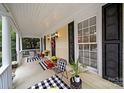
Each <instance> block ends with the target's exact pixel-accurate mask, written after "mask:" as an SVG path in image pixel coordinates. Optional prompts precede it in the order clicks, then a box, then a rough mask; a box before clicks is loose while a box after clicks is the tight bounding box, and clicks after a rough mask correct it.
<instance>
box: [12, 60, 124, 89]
mask: <svg viewBox="0 0 124 93" xmlns="http://www.w3.org/2000/svg"><path fill="white" fill-rule="evenodd" d="M67 70H68V76H69V79H70V77H71V74H70V72H69V67H68V69H67ZM15 74H16V76H15V78H14V79H13V88H14V89H27V88H29V87H30V86H32V85H34V84H36V83H38V82H40V81H42V80H45V79H46V78H49V77H51V76H52V75H54V74H55V73H54V71H53V70H45V71H44V70H43V69H42V68H41V66H40V65H39V64H38V63H36V62H33V63H27V62H26V58H23V59H22V65H21V66H19V67H18V68H17V69H16V71H15ZM80 77H81V79H82V81H83V83H82V88H83V89H94V88H95V89H118V88H119V89H120V88H123V87H120V86H118V85H116V84H113V83H111V82H109V81H107V80H104V79H102V78H101V77H99V76H98V75H96V74H93V73H90V72H87V73H81V74H80ZM69 79H66V78H63V81H64V82H65V83H66V84H67V85H69V86H70V83H69Z"/></svg>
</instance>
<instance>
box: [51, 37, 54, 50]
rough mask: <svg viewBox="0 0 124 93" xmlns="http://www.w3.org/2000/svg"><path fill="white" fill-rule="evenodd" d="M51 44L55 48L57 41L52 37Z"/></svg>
mask: <svg viewBox="0 0 124 93" xmlns="http://www.w3.org/2000/svg"><path fill="white" fill-rule="evenodd" d="M51 46H52V48H55V42H54V41H53V40H52V39H51Z"/></svg>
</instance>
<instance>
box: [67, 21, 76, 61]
mask: <svg viewBox="0 0 124 93" xmlns="http://www.w3.org/2000/svg"><path fill="white" fill-rule="evenodd" d="M68 40H69V63H71V62H72V60H75V52H74V22H71V23H69V24H68Z"/></svg>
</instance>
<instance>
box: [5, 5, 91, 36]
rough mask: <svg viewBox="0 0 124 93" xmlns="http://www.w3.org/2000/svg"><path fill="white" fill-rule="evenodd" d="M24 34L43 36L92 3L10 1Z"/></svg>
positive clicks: (13, 13)
mask: <svg viewBox="0 0 124 93" xmlns="http://www.w3.org/2000/svg"><path fill="white" fill-rule="evenodd" d="M6 5H7V7H8V8H9V9H10V12H11V14H12V15H13V17H14V20H15V21H16V23H17V24H18V26H19V29H20V31H21V33H22V36H33V37H41V36H42V35H43V34H44V33H46V31H50V30H51V29H52V27H55V26H56V25H57V24H59V23H60V22H61V21H63V20H64V19H66V18H67V17H69V16H71V15H73V14H74V13H76V12H77V11H79V10H80V9H82V8H85V7H88V6H90V5H91V4H48V3H18V4H17V3H8V4H6Z"/></svg>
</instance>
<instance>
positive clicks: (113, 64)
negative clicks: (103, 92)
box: [0, 3, 124, 89]
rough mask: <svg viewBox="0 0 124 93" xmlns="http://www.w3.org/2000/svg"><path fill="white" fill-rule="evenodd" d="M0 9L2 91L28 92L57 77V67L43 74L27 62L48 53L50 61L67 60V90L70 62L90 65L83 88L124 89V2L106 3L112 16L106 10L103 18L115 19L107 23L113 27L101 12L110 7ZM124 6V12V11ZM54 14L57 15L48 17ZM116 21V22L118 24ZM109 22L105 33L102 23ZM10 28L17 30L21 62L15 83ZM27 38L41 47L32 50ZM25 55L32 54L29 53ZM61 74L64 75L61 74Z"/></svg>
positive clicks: (24, 6)
mask: <svg viewBox="0 0 124 93" xmlns="http://www.w3.org/2000/svg"><path fill="white" fill-rule="evenodd" d="M0 5H1V6H0V9H1V10H0V15H1V19H2V66H1V67H0V89H11V88H13V89H27V88H29V87H31V86H33V85H34V84H36V83H38V82H40V81H43V80H45V79H47V78H49V77H51V76H52V75H55V72H54V71H53V70H52V69H47V70H43V69H42V67H41V66H40V65H39V64H38V62H27V57H34V54H36V55H38V54H41V53H42V52H43V51H44V50H47V49H48V50H49V51H50V53H49V55H48V56H47V57H48V58H51V56H58V57H60V58H63V59H65V60H66V61H67V73H68V76H69V78H68V79H66V78H64V77H63V78H62V80H63V81H64V82H65V83H66V84H67V85H68V86H70V78H71V77H72V75H71V68H70V66H69V65H70V63H71V59H73V60H75V62H76V60H77V59H79V61H80V64H82V65H84V64H85V65H86V66H87V67H88V71H87V72H83V71H82V72H81V73H80V74H79V76H80V77H81V80H82V88H83V89H94V88H95V89H96V88H97V89H98V88H99V89H105V88H107V89H115V88H116V89H120V88H124V87H123V85H124V82H123V81H124V68H123V67H124V64H123V63H124V60H123V58H124V57H123V56H124V53H123V52H124V50H123V49H124V48H123V46H124V44H123V41H122V39H124V37H123V36H124V34H122V32H123V31H124V29H122V27H121V25H123V24H124V20H121V21H122V22H121V21H120V19H119V18H122V16H121V14H122V15H124V4H115V5H114V4H107V6H109V7H110V8H108V14H107V13H106V11H103V12H104V13H103V14H104V16H108V20H111V21H107V22H108V23H106V20H103V18H102V9H105V10H107V9H106V7H104V6H106V4H95V3H94V4H72V5H71V4H67V5H66V4H62V5H61V4H59V5H57V4H53V5H49V4H0ZM111 7H112V8H111ZM121 8H123V11H122V9H121ZM111 9H113V11H114V12H112V13H113V14H111V12H110V11H111ZM117 9H118V10H119V11H121V12H119V11H117ZM41 10H42V11H41ZM60 10H61V12H60ZM87 10H88V11H87ZM27 11H28V12H27ZM49 11H53V12H51V14H49ZM84 11H85V12H84ZM115 12H116V13H115ZM118 12H119V13H120V14H119V13H118ZM113 15H114V17H113ZM110 16H112V17H110ZM118 16H119V17H118ZM112 18H113V19H116V18H117V19H116V20H114V21H113V20H112ZM102 21H104V22H105V23H103V22H102ZM116 21H118V24H116ZM109 22H110V23H109ZM111 22H113V23H111ZM114 23H115V24H114ZM119 23H120V24H119ZM106 24H108V25H107V26H108V28H107V30H108V33H107V30H105V31H104V30H103V29H102V25H104V26H106ZM9 25H11V26H13V28H14V30H15V32H16V56H17V60H16V61H17V64H18V67H17V69H16V70H15V77H14V78H13V80H12V71H13V69H12V62H11V47H10V45H11V43H10V31H9ZM111 25H112V26H111ZM104 26H103V27H104ZM109 26H110V27H109ZM116 26H117V28H119V29H116V30H117V31H115V29H114V27H116ZM118 26H119V27H118ZM111 27H112V28H111ZM110 28H111V29H110ZM123 28H124V25H123ZM109 31H111V33H112V34H111V33H110V32H109ZM116 32H117V33H116ZM106 34H107V35H106ZM116 34H118V35H116ZM121 35H122V36H121ZM107 36H108V37H107ZM102 37H104V38H102ZM24 38H32V39H33V38H38V39H39V42H38V43H39V46H38V49H37V48H36V49H33V48H35V46H34V47H33V48H31V49H30V48H29V46H28V44H25V43H23V39H24ZM106 38H107V39H108V41H107V39H106ZM110 40H111V42H110ZM104 41H105V42H104ZM113 43H114V44H113ZM24 45H25V47H27V49H24ZM31 45H32V41H31ZM103 45H104V46H103ZM26 51H27V54H26V55H25V52H26ZM31 51H35V53H34V54H33V55H30V53H29V52H31ZM36 51H38V52H39V53H38V52H36ZM25 56H27V57H25ZM58 76H60V75H59V74H58ZM110 81H112V82H114V83H116V84H114V83H112V82H110ZM119 85H120V86H119Z"/></svg>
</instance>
